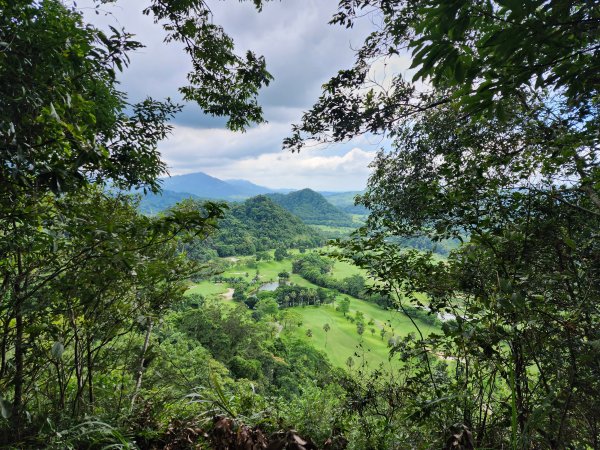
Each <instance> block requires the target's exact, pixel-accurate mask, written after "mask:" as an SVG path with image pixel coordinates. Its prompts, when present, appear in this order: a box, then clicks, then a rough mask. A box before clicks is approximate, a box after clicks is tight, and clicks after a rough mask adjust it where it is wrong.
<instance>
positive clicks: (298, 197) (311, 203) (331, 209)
mask: <svg viewBox="0 0 600 450" xmlns="http://www.w3.org/2000/svg"><path fill="white" fill-rule="evenodd" d="M268 196H269V198H271V199H272V200H273V201H274V202H275V203H277V204H278V205H281V206H282V207H283V208H285V209H286V210H288V211H289V212H291V213H293V214H295V215H296V216H298V217H300V218H301V219H302V221H303V222H304V223H307V224H310V225H332V226H342V227H343V226H352V217H350V216H349V215H348V214H346V213H344V212H342V211H340V210H339V209H337V208H336V207H335V206H333V205H332V204H331V203H329V202H328V201H327V200H326V199H325V197H323V196H322V195H321V194H319V193H318V192H315V191H313V190H312V189H302V190H301V191H296V192H291V193H289V194H286V195H283V194H268Z"/></svg>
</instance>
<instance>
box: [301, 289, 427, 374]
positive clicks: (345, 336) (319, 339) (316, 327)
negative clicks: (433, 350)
mask: <svg viewBox="0 0 600 450" xmlns="http://www.w3.org/2000/svg"><path fill="white" fill-rule="evenodd" d="M292 310H293V311H295V312H296V313H297V314H299V315H300V317H301V318H302V325H301V326H300V327H298V328H297V329H295V330H294V331H293V333H295V334H297V335H299V336H306V331H307V330H308V329H310V330H311V332H312V337H310V338H308V337H306V339H309V340H310V342H311V343H312V344H313V345H314V346H315V347H316V348H318V349H319V350H321V351H323V352H325V353H326V354H327V356H328V358H329V359H330V361H331V362H332V364H333V365H335V366H338V367H346V361H347V359H348V357H352V359H353V360H354V364H355V365H354V367H355V368H356V367H358V366H360V365H363V364H366V366H367V370H374V369H376V368H378V367H379V366H380V365H383V367H384V368H387V369H390V368H393V367H394V366H397V365H398V364H399V362H398V360H397V359H396V360H392V361H390V359H389V347H388V345H387V342H388V339H389V338H390V337H392V336H396V337H401V336H406V335H408V334H409V333H416V329H415V327H414V326H413V324H412V322H411V321H410V319H409V318H407V317H406V316H404V315H403V314H402V313H400V312H397V311H389V310H388V311H386V310H383V309H380V308H378V307H377V306H376V305H373V304H370V303H367V302H364V301H362V300H359V299H355V298H352V299H351V301H350V313H349V314H348V315H349V316H354V315H355V314H356V311H361V312H362V313H363V314H364V316H365V332H364V333H363V335H362V337H361V336H360V335H359V334H358V333H357V331H356V323H352V322H350V321H349V320H348V319H347V318H346V317H344V315H343V314H342V313H341V312H339V311H336V310H335V307H334V306H333V305H324V306H320V307H314V306H307V307H297V308H292ZM371 319H373V320H374V322H375V323H374V325H368V324H367V323H368V322H369V321H370V320H371ZM326 323H327V324H329V326H330V327H331V328H330V330H329V332H328V333H325V331H324V330H323V326H324V325H325V324H326ZM418 325H419V328H420V329H421V331H422V332H423V334H425V335H427V334H429V333H431V332H435V331H438V330H437V329H436V328H434V327H431V326H428V325H426V324H423V323H419V324H418ZM371 328H373V329H374V330H375V333H371V331H370V329H371ZM382 328H383V329H384V330H386V334H385V336H384V337H383V339H382V338H381V335H380V330H381V329H382ZM326 334H327V335H326Z"/></svg>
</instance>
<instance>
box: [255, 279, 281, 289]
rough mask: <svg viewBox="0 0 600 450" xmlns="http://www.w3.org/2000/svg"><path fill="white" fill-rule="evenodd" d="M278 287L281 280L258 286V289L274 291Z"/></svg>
mask: <svg viewBox="0 0 600 450" xmlns="http://www.w3.org/2000/svg"><path fill="white" fill-rule="evenodd" d="M278 287H279V282H278V281H273V282H271V283H266V284H263V285H262V286H261V287H259V288H258V290H259V291H274V290H275V289H277V288H278Z"/></svg>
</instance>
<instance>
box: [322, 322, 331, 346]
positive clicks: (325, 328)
mask: <svg viewBox="0 0 600 450" xmlns="http://www.w3.org/2000/svg"><path fill="white" fill-rule="evenodd" d="M329 330H331V325H329V324H328V323H326V324H325V325H323V331H324V332H325V348H327V334H328V333H329Z"/></svg>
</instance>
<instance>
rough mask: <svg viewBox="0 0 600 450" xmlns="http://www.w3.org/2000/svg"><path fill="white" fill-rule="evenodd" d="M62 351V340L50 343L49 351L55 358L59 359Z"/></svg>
mask: <svg viewBox="0 0 600 450" xmlns="http://www.w3.org/2000/svg"><path fill="white" fill-rule="evenodd" d="M64 352H65V346H64V345H63V344H62V342H55V343H54V345H52V350H51V353H52V356H54V357H55V358H56V359H61V358H62V355H63V353H64Z"/></svg>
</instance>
